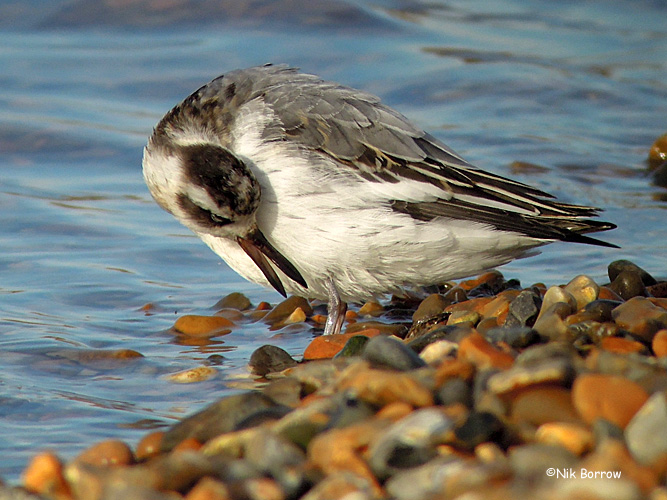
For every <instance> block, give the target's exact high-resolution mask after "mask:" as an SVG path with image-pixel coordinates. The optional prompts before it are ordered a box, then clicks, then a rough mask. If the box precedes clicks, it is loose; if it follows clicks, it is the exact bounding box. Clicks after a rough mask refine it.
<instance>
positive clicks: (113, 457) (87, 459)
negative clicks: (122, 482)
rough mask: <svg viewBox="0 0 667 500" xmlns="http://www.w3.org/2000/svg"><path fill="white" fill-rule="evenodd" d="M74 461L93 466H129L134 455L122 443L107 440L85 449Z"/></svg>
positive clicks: (115, 440)
mask: <svg viewBox="0 0 667 500" xmlns="http://www.w3.org/2000/svg"><path fill="white" fill-rule="evenodd" d="M74 461H76V462H79V463H84V464H89V465H95V466H110V465H131V464H133V463H134V455H133V454H132V450H131V449H130V447H129V446H128V445H127V444H125V443H124V442H123V441H119V440H117V439H109V440H106V441H101V442H99V443H97V444H94V445H93V446H91V447H90V448H88V449H86V450H85V451H83V452H82V453H81V454H80V455H79V456H77V457H76V458H75V459H74Z"/></svg>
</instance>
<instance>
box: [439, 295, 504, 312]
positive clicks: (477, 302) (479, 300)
mask: <svg viewBox="0 0 667 500" xmlns="http://www.w3.org/2000/svg"><path fill="white" fill-rule="evenodd" d="M492 300H493V297H475V298H474V299H470V300H466V301H465V302H458V303H456V304H451V305H449V306H447V307H445V311H444V312H446V313H454V312H456V311H475V312H479V311H481V310H482V308H483V307H484V306H485V305H487V304H488V303H489V302H491V301H492Z"/></svg>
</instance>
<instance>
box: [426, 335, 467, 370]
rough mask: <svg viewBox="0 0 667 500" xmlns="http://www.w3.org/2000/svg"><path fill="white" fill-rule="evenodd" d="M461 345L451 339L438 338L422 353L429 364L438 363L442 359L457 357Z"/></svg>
mask: <svg viewBox="0 0 667 500" xmlns="http://www.w3.org/2000/svg"><path fill="white" fill-rule="evenodd" d="M458 349H459V345H458V344H457V343H456V342H452V341H451V340H438V341H437V342H434V343H432V344H428V345H427V346H426V347H425V348H424V349H423V350H422V351H421V352H420V353H419V357H420V358H422V359H423V360H424V361H425V362H426V363H427V364H429V365H437V364H439V363H440V362H441V361H442V360H444V359H446V358H450V357H455V356H456V352H457V351H458Z"/></svg>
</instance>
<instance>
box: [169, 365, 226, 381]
mask: <svg viewBox="0 0 667 500" xmlns="http://www.w3.org/2000/svg"><path fill="white" fill-rule="evenodd" d="M217 374H218V370H217V369H215V368H213V367H211V366H198V367H197V368H190V369H189V370H183V371H180V372H176V373H170V374H169V375H167V376H166V377H165V378H166V379H167V380H168V381H169V382H173V383H175V384H194V383H197V382H204V381H206V380H209V379H212V378H213V377H215V376H216V375H217Z"/></svg>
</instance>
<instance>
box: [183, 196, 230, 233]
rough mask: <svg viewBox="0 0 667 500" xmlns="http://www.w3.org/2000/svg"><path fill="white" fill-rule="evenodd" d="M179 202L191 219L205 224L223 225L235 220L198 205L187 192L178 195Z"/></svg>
mask: <svg viewBox="0 0 667 500" xmlns="http://www.w3.org/2000/svg"><path fill="white" fill-rule="evenodd" d="M178 204H179V205H180V207H181V209H182V210H183V211H184V212H185V213H187V215H188V217H189V218H190V219H192V220H194V221H196V222H197V223H198V224H201V225H204V226H214V227H221V226H226V225H227V224H231V223H232V222H234V221H233V220H231V219H228V218H227V217H223V216H222V215H218V214H216V213H213V212H211V211H210V210H208V209H206V208H204V207H201V206H199V205H197V204H196V203H195V202H194V201H192V200H191V199H190V198H189V197H188V196H187V195H185V194H181V195H179V196H178Z"/></svg>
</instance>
